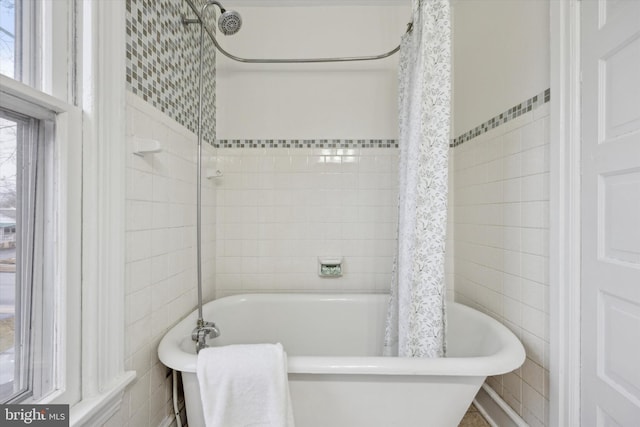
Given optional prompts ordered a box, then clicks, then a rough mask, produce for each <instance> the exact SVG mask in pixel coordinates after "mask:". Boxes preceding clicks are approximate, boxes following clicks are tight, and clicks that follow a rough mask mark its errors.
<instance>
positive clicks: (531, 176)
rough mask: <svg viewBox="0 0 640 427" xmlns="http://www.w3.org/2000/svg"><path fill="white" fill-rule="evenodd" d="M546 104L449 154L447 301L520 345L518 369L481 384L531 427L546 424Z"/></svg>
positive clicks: (485, 131) (547, 326) (485, 129)
mask: <svg viewBox="0 0 640 427" xmlns="http://www.w3.org/2000/svg"><path fill="white" fill-rule="evenodd" d="M543 96H544V95H543ZM546 101H548V96H546V97H545V103H543V104H542V105H538V106H537V108H533V109H530V110H529V111H527V112H523V113H522V114H519V115H513V117H512V118H511V119H510V120H509V121H508V122H506V123H504V124H502V125H501V126H499V127H494V128H491V126H485V127H484V128H483V129H482V132H479V133H478V134H477V135H476V136H472V137H470V138H468V139H466V140H464V141H463V140H462V139H461V140H460V141H461V143H460V144H458V146H457V147H456V148H454V149H453V152H454V153H455V154H454V172H453V173H454V183H455V189H454V228H455V236H454V240H455V243H454V244H455V260H454V262H455V273H454V276H455V277H454V282H455V284H454V288H455V299H456V300H457V301H459V302H462V303H464V304H467V305H470V306H473V307H476V308H478V309H480V310H482V311H484V312H486V313H488V314H489V315H491V316H492V317H494V318H496V319H498V320H499V321H501V322H502V323H504V324H505V325H506V326H507V327H509V328H510V329H511V330H512V331H513V332H514V333H515V334H516V335H517V336H518V337H519V338H520V339H521V341H522V342H523V344H524V346H525V348H526V352H527V358H526V361H525V363H524V365H523V366H522V367H521V368H520V369H518V370H516V371H515V372H512V373H509V374H506V375H503V376H498V377H492V378H489V379H488V381H487V382H488V384H489V385H490V386H491V387H492V388H493V389H494V390H495V391H496V392H497V393H498V394H499V395H500V396H501V397H502V398H503V399H504V400H505V401H506V402H507V403H508V404H509V405H510V406H511V407H512V408H513V409H514V410H515V411H516V412H517V413H518V414H519V415H520V416H521V417H522V418H524V420H525V421H526V422H527V423H528V424H529V425H530V426H532V427H536V426H547V425H548V424H549V422H548V420H549V266H548V265H549V252H548V241H549V104H548V102H546ZM463 139H465V138H463Z"/></svg>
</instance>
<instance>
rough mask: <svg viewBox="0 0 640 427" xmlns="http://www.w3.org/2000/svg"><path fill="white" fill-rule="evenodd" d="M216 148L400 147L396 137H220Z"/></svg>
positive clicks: (215, 144)
mask: <svg viewBox="0 0 640 427" xmlns="http://www.w3.org/2000/svg"><path fill="white" fill-rule="evenodd" d="M214 146H215V147H216V148H398V140H396V139H218V140H216V141H215V142H214Z"/></svg>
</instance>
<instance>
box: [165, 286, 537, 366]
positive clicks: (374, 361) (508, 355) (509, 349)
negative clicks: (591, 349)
mask: <svg viewBox="0 0 640 427" xmlns="http://www.w3.org/2000/svg"><path fill="white" fill-rule="evenodd" d="M382 295H386V294H374V293H363V294H357V293H356V294H323V293H264V294H259V293H254V294H239V295H232V296H226V297H223V298H219V299H217V300H213V301H210V302H208V303H206V304H205V307H206V306H208V305H212V304H213V305H220V304H233V303H241V302H251V301H250V300H253V301H256V300H257V301H260V300H264V301H268V300H274V299H276V300H280V299H282V298H292V297H293V298H298V297H302V298H314V299H315V298H319V299H324V300H347V299H354V298H356V299H357V298H360V299H362V298H367V297H380V296H382ZM447 304H448V307H449V308H452V307H455V308H454V309H456V310H463V311H466V314H468V315H471V316H475V319H474V320H477V321H482V322H485V323H486V324H487V326H488V327H489V328H490V329H491V332H492V334H495V338H496V339H497V340H498V342H499V343H500V348H499V349H498V350H497V351H496V352H494V353H493V354H490V355H486V356H475V357H444V358H434V359H423V358H411V357H387V356H372V357H351V356H289V357H288V359H287V362H288V373H289V374H326V375H328V374H351V375H372V374H374V375H441V376H447V375H452V376H493V375H500V374H504V373H507V372H511V371H513V370H515V369H517V368H519V367H520V366H521V365H522V363H524V360H525V350H524V347H523V345H522V343H521V342H520V341H519V340H518V338H517V337H516V336H515V334H514V333H513V332H512V331H510V330H509V329H508V328H507V327H506V326H504V325H503V324H501V323H500V322H498V321H497V320H495V319H494V318H492V317H490V316H488V315H487V314H484V313H482V312H480V311H478V310H476V309H474V308H472V307H468V306H466V305H464V304H460V303H457V302H453V301H449V302H447ZM205 311H206V309H205ZM196 318H197V311H194V312H192V313H190V314H189V315H188V316H186V317H185V318H184V319H182V320H181V321H180V322H178V323H177V324H176V325H174V326H173V327H172V328H171V329H170V330H169V331H167V333H166V334H165V335H164V337H163V338H162V340H161V341H160V345H159V346H158V357H159V359H160V361H161V362H162V363H163V364H164V365H165V366H167V367H169V368H171V369H175V370H177V371H181V372H190V373H195V372H196V367H197V356H196V355H195V354H192V353H188V352H185V351H183V350H181V349H180V346H181V343H182V342H183V340H184V339H185V338H188V337H189V336H190V332H191V329H192V328H193V326H192V325H195V321H196ZM285 350H286V349H285Z"/></svg>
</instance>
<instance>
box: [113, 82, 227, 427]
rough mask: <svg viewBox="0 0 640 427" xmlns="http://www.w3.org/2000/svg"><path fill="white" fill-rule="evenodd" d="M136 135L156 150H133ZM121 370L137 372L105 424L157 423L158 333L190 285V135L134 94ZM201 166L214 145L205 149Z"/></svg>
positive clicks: (210, 232) (180, 310) (208, 257)
mask: <svg viewBox="0 0 640 427" xmlns="http://www.w3.org/2000/svg"><path fill="white" fill-rule="evenodd" d="M135 137H142V138H153V139H156V140H158V141H160V143H161V144H162V150H163V151H162V152H161V153H157V154H147V155H145V156H144V157H140V156H137V155H134V154H133V139H134V138H135ZM127 138H128V142H129V144H128V147H129V150H128V153H127V194H126V200H127V205H126V208H127V219H126V242H127V248H126V280H127V287H126V324H125V335H126V344H125V345H126V348H125V352H126V360H125V365H126V369H132V370H135V371H136V372H137V379H136V381H135V383H134V384H133V385H132V386H130V387H129V388H128V389H127V391H126V392H125V396H124V404H123V406H122V408H121V410H120V412H119V413H117V414H116V415H114V416H113V417H112V418H111V419H110V420H109V421H108V422H107V424H106V425H107V426H116V425H118V426H123V425H125V426H126V425H129V426H131V427H133V426H135V427H145V426H158V425H160V424H161V423H162V422H163V421H164V420H165V418H166V417H170V416H171V415H172V413H173V409H172V408H173V407H172V402H171V377H167V368H166V367H164V365H162V363H160V362H159V361H158V356H157V348H158V343H159V342H160V339H161V338H162V336H163V335H164V334H165V332H166V331H167V330H168V329H169V328H171V327H172V326H173V325H175V324H176V323H177V322H178V321H179V320H180V319H181V318H183V317H184V316H186V315H187V314H189V313H191V312H192V311H193V310H194V309H195V307H196V302H197V290H196V247H195V245H196V226H195V225H196V163H195V162H196V148H197V140H196V137H195V135H194V134H193V133H192V132H190V131H189V130H188V129H186V128H184V127H183V126H181V125H179V124H178V123H176V122H174V121H172V120H171V119H169V118H168V117H167V116H166V115H164V114H162V113H161V112H159V111H158V110H156V109H155V108H153V107H151V106H150V105H149V104H147V103H145V102H144V101H142V100H141V99H139V98H138V97H136V96H135V95H132V94H131V93H129V94H128V98H127ZM204 153H205V162H204V166H205V169H206V168H211V167H213V166H215V164H214V162H215V160H214V155H215V149H214V148H213V147H211V146H209V145H205V146H204ZM202 191H203V193H202V194H203V216H202V218H203V240H202V241H203V294H204V298H205V300H210V299H213V297H214V296H215V282H214V279H215V278H214V270H213V269H214V267H215V232H216V230H215V219H216V207H215V184H214V182H212V181H211V180H207V179H204V180H203V190H202Z"/></svg>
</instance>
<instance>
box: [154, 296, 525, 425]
mask: <svg viewBox="0 0 640 427" xmlns="http://www.w3.org/2000/svg"><path fill="white" fill-rule="evenodd" d="M387 300H388V296H387V295H375V294H372V295H360V294H358V295H343V294H335V295H327V294H321V295H318V294H313V295H311V294H251V295H238V296H233V297H226V298H221V299H219V300H216V301H212V302H210V303H208V304H206V305H205V306H204V318H205V320H210V321H214V322H215V323H216V325H217V326H218V327H219V328H220V331H221V333H222V334H221V336H220V337H219V338H216V339H215V340H212V342H211V343H210V344H211V345H214V346H219V345H227V344H240V343H245V344H249V343H275V342H280V343H282V345H283V346H284V349H285V351H286V352H287V355H288V363H289V385H290V392H291V399H292V404H293V412H294V417H295V422H296V427H342V426H344V427H374V426H380V427H391V426H398V427H413V426H416V427H417V426H419V427H449V426H452V427H453V426H457V425H458V423H459V422H460V420H461V419H462V417H463V416H464V413H465V411H466V410H467V408H468V407H469V405H470V404H471V402H472V400H473V398H474V396H475V394H476V392H477V391H478V389H479V388H480V386H481V385H482V383H483V382H484V379H485V377H487V376H490V375H497V374H502V373H506V372H509V371H512V370H514V369H516V368H518V367H519V366H520V365H521V364H522V363H523V362H524V357H525V353H524V348H523V347H522V344H521V343H520V341H518V339H517V338H516V337H515V335H513V333H511V331H509V330H508V329H507V328H505V327H504V326H503V325H501V324H500V323H498V322H497V321H495V320H494V319H492V318H491V317H489V316H486V315H484V314H482V313H480V312H478V311H476V310H473V309H471V308H469V307H466V306H463V305H461V304H455V303H450V304H449V305H448V314H447V325H448V326H447V328H448V331H447V337H448V339H447V341H448V343H447V351H448V356H447V357H446V358H440V359H414V358H398V357H382V356H381V349H382V340H383V336H384V322H385V316H386V309H387ZM196 318H197V313H196V312H194V313H192V314H191V315H189V316H188V317H187V318H186V319H184V320H183V321H181V322H180V323H179V324H177V325H176V326H175V327H174V328H173V329H171V330H170V331H169V332H168V333H167V334H166V335H165V337H164V338H163V339H162V341H161V343H160V346H159V348H158V355H159V357H160V360H161V361H162V363H164V364H165V365H166V366H168V367H170V368H172V369H175V370H178V371H180V372H182V378H183V383H184V390H185V400H186V406H187V418H188V422H189V427H200V426H204V421H203V416H202V409H201V403H200V391H199V388H198V382H197V378H196V374H195V372H196V359H197V356H196V355H195V348H194V347H195V346H194V343H193V342H192V341H191V337H190V335H191V330H192V329H193V327H194V325H195V321H196Z"/></svg>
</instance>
